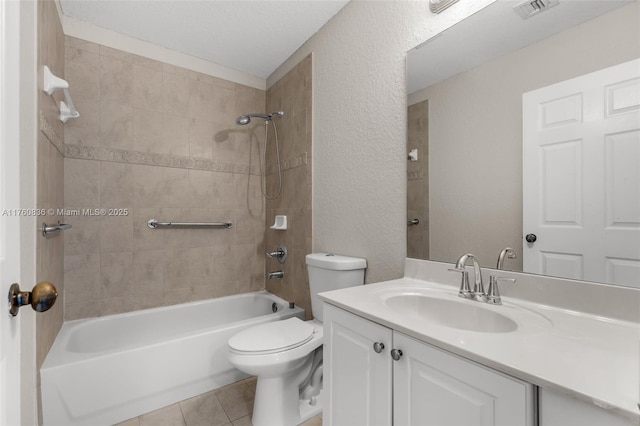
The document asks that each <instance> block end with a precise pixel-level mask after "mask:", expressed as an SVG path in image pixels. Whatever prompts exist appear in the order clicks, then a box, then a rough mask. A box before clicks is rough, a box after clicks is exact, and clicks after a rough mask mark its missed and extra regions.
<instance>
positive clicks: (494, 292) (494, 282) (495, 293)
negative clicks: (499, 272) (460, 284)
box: [486, 275, 516, 305]
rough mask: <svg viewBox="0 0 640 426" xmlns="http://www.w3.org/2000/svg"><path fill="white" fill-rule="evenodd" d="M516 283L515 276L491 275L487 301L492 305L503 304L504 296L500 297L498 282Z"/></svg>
mask: <svg viewBox="0 0 640 426" xmlns="http://www.w3.org/2000/svg"><path fill="white" fill-rule="evenodd" d="M500 281H503V282H509V283H515V282H516V279H515V278H504V277H496V276H495V275H491V276H490V277H489V288H488V289H487V300H486V302H487V303H490V304H492V305H502V297H500V289H499V288H498V282H500Z"/></svg>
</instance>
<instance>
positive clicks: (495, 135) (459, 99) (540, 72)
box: [409, 2, 640, 270]
mask: <svg viewBox="0 0 640 426" xmlns="http://www.w3.org/2000/svg"><path fill="white" fill-rule="evenodd" d="M638 16H640V11H639V7H638V3H637V2H636V3H633V4H631V5H628V6H625V7H623V8H621V9H618V10H615V11H613V12H610V13H608V14H606V15H603V16H601V17H599V18H596V19H594V20H591V21H589V22H586V23H584V24H582V25H579V26H577V27H575V28H573V29H570V30H567V31H564V32H562V33H560V34H557V35H555V36H552V37H550V38H548V39H546V40H543V41H541V42H538V43H536V44H533V45H531V46H528V47H526V48H523V49H521V50H518V51H516V52H513V53H511V54H508V55H505V56H503V57H500V58H498V59H495V60H493V61H491V62H489V63H486V64H484V65H481V66H479V67H477V68H475V69H472V70H470V71H468V72H465V73H461V74H459V75H456V76H454V77H451V78H449V79H447V80H445V81H443V82H441V83H438V84H435V85H433V86H430V87H429V88H427V89H425V90H422V91H419V92H417V93H415V94H412V96H410V101H409V103H410V104H412V103H414V102H418V101H421V100H424V99H429V109H430V117H429V120H430V128H429V132H430V164H429V166H430V205H431V208H430V225H431V243H430V250H431V253H430V254H431V256H430V258H431V259H432V260H441V261H449V262H453V261H455V259H457V258H458V257H459V256H460V255H461V254H463V253H467V252H471V253H474V254H477V255H478V256H479V259H480V262H481V264H482V265H483V266H491V267H493V266H494V265H495V262H496V260H497V257H498V254H499V253H500V250H502V249H503V248H504V247H506V246H510V247H513V248H515V249H516V251H518V252H520V251H521V247H522V178H521V175H522V158H521V157H522V149H521V145H522V94H523V93H525V92H528V91H530V90H534V89H537V88H540V87H544V86H547V85H550V84H552V83H555V82H559V81H563V80H566V79H570V78H572V77H576V76H578V75H581V74H586V73H589V72H592V71H595V70H598V69H601V68H605V67H608V66H612V65H615V64H618V63H621V62H625V61H628V60H631V59H634V58H637V57H639V56H640V33H639V26H638ZM525 161H526V160H525ZM521 258H522V256H519V259H518V260H516V261H515V262H514V261H509V265H510V266H511V267H512V268H513V269H515V270H520V269H521V268H522V259H521Z"/></svg>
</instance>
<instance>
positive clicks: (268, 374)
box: [228, 253, 367, 426]
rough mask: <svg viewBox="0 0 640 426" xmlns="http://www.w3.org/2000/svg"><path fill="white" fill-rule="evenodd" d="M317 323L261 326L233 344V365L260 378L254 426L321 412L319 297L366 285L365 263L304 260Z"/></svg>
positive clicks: (280, 424)
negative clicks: (326, 292)
mask: <svg viewBox="0 0 640 426" xmlns="http://www.w3.org/2000/svg"><path fill="white" fill-rule="evenodd" d="M306 264H307V269H308V273H309V287H310V291H311V312H312V313H313V316H314V319H313V320H311V321H302V320H300V319H299V318H289V319H286V320H282V321H275V322H270V323H267V324H261V325H258V326H255V327H251V328H248V329H246V330H243V331H241V332H239V333H238V334H236V335H234V336H233V337H231V339H229V343H228V346H229V354H228V357H229V361H230V362H231V364H232V365H233V366H234V367H236V368H237V369H238V370H240V371H243V372H245V373H247V374H251V375H253V376H257V377H258V381H257V385H256V395H255V399H254V404H253V417H252V419H251V421H252V423H253V425H254V426H276V425H277V426H293V425H297V424H300V423H302V422H304V421H305V420H307V419H308V418H310V417H313V416H314V415H316V414H319V413H320V412H321V411H322V393H321V390H322V337H323V331H322V301H321V300H320V298H318V296H317V295H318V293H321V292H323V291H329V290H338V289H341V288H347V287H353V286H357V285H362V284H364V271H365V269H366V267H367V261H366V260H365V259H360V258H355V257H348V256H338V255H333V254H328V253H313V254H308V255H307V256H306Z"/></svg>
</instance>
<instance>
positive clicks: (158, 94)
mask: <svg viewBox="0 0 640 426" xmlns="http://www.w3.org/2000/svg"><path fill="white" fill-rule="evenodd" d="M132 84H133V100H132V101H133V106H134V107H136V108H142V109H147V110H154V111H160V112H162V93H163V87H162V71H161V70H152V69H149V68H147V67H144V66H141V65H137V64H134V65H133V81H132Z"/></svg>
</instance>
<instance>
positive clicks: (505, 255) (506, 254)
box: [496, 247, 518, 269]
mask: <svg viewBox="0 0 640 426" xmlns="http://www.w3.org/2000/svg"><path fill="white" fill-rule="evenodd" d="M517 257H518V255H517V254H516V251H515V250H514V249H512V248H511V247H506V248H504V249H503V250H502V251H501V252H500V256H498V265H497V266H496V269H504V260H505V259H516V258H517Z"/></svg>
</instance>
